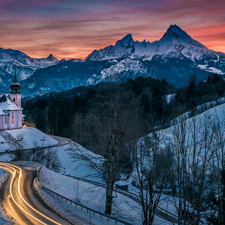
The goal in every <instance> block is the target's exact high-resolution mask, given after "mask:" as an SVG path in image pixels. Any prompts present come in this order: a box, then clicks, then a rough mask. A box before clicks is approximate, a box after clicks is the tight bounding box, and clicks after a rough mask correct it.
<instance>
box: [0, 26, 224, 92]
mask: <svg viewBox="0 0 225 225" xmlns="http://www.w3.org/2000/svg"><path fill="white" fill-rule="evenodd" d="M13 65H17V67H18V73H19V79H20V80H23V81H22V82H21V86H22V92H23V93H24V94H26V95H29V94H35V93H37V92H39V93H40V94H43V93H48V92H52V91H61V90H68V89H71V88H74V87H79V86H82V85H94V84H97V83H99V82H106V81H117V82H120V81H123V80H126V79H128V78H132V79H135V78H136V77H137V76H143V77H149V76H151V77H153V78H159V79H162V78H165V79H166V80H167V81H168V82H171V83H172V84H174V85H175V86H177V87H180V86H184V85H186V84H187V83H188V80H189V77H190V75H193V74H196V75H197V78H198V79H199V80H200V79H203V78H205V77H206V76H208V74H209V73H217V74H221V75H222V74H225V54H224V53H222V52H215V51H213V50H210V49H208V48H207V47H205V46H204V45H202V44H201V43H199V42H198V41H196V40H193V39H192V38H191V37H190V36H189V35H188V34H187V33H186V32H185V31H183V30H182V29H181V28H180V27H178V26H177V25H171V26H170V27H169V29H168V30H167V31H166V33H165V34H164V35H163V37H162V38H161V39H160V40H159V41H154V42H151V43H150V42H146V41H145V40H144V41H143V42H139V41H134V40H133V38H132V35H131V34H128V35H126V36H125V37H124V38H122V39H121V40H119V41H117V42H116V44H115V45H110V46H107V47H105V48H103V49H100V50H94V51H93V52H92V53H91V54H90V55H88V56H87V58H86V59H85V60H79V59H73V60H60V61H59V60H57V59H56V58H54V57H53V56H52V55H50V56H49V57H47V58H44V59H32V58H30V57H29V56H27V55H26V54H24V53H22V52H19V51H14V50H4V49H0V79H1V81H2V82H1V84H2V85H3V86H4V87H6V86H5V85H8V84H7V83H8V82H10V81H9V79H11V77H12V75H13V74H14V68H13ZM0 87H1V86H0Z"/></svg>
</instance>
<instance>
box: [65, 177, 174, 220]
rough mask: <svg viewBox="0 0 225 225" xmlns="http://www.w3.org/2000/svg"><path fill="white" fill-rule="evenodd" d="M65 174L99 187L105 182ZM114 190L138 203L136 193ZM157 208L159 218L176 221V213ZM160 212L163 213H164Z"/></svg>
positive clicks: (103, 185)
mask: <svg viewBox="0 0 225 225" xmlns="http://www.w3.org/2000/svg"><path fill="white" fill-rule="evenodd" d="M66 176H68V177H72V178H73V179H75V180H80V181H83V182H86V183H90V184H94V185H97V186H100V187H103V188H105V187H106V185H105V184H103V183H99V182H96V181H92V180H87V179H84V178H80V177H75V176H71V175H66ZM116 192H118V193H120V194H122V195H125V196H126V197H128V198H130V199H132V200H134V201H135V202H137V203H139V204H140V201H139V199H138V196H137V195H136V194H134V193H131V192H126V191H123V190H120V189H118V188H116ZM157 210H158V214H160V215H158V216H160V217H161V218H163V219H167V220H168V216H170V220H173V221H176V222H177V221H178V216H177V215H175V214H173V213H171V212H169V211H167V210H165V209H163V208H162V207H160V206H157ZM162 213H164V215H163V214H162Z"/></svg>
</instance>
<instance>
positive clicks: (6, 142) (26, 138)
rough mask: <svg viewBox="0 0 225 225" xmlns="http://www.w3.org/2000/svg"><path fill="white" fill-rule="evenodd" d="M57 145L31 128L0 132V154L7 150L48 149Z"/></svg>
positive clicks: (43, 134)
mask: <svg viewBox="0 0 225 225" xmlns="http://www.w3.org/2000/svg"><path fill="white" fill-rule="evenodd" d="M57 143H58V142H57V141H56V140H55V139H53V138H51V137H49V136H48V135H47V134H45V133H43V132H41V131H40V130H38V129H36V128H33V127H23V128H21V129H14V130H5V131H0V152H4V151H5V150H7V149H10V150H15V149H29V148H37V147H48V146H52V145H56V144H57Z"/></svg>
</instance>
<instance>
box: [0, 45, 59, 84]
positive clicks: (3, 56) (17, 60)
mask: <svg viewBox="0 0 225 225" xmlns="http://www.w3.org/2000/svg"><path fill="white" fill-rule="evenodd" d="M57 62H58V59H56V58H55V57H54V56H52V55H49V56H48V57H47V58H40V59H38V58H31V57H30V56H28V55H26V54H25V53H23V52H20V51H18V50H12V49H3V48H0V68H1V69H2V70H4V71H5V72H7V73H8V74H11V75H12V76H13V75H14V73H15V66H16V67H17V75H18V78H19V80H24V79H27V78H28V77H29V76H31V75H32V74H33V73H34V72H35V71H36V70H38V69H40V68H46V67H48V66H52V65H55V64H56V63H57Z"/></svg>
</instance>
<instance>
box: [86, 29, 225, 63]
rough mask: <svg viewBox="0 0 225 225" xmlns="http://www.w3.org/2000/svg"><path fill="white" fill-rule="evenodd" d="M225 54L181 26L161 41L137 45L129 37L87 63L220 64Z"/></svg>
mask: <svg viewBox="0 0 225 225" xmlns="http://www.w3.org/2000/svg"><path fill="white" fill-rule="evenodd" d="M220 57H225V54H222V53H217V52H215V51H213V50H209V49H208V48H207V47H205V46H204V45H202V44H201V43H199V42H198V41H195V40H194V39H192V38H191V37H190V36H189V35H188V34H187V33H186V32H185V31H183V30H182V29H181V28H180V27H178V26H177V25H171V26H170V27H169V29H168V30H167V31H166V33H165V34H164V35H163V37H162V38H161V39H160V40H159V41H154V42H151V43H150V42H146V41H145V40H144V41H143V42H139V41H134V40H133V39H132V35H131V34H128V35H126V36H125V37H124V38H123V39H121V40H119V41H117V42H116V44H115V45H114V46H113V45H110V46H108V47H106V48H103V49H100V50H94V51H93V52H92V53H91V54H90V55H89V56H88V57H87V58H86V60H92V61H100V60H109V59H121V58H123V59H124V58H130V59H137V60H142V61H144V60H149V61H159V60H160V61H164V62H167V61H168V60H170V59H176V58H177V59H182V60H183V59H188V60H191V61H192V62H197V63H198V62H202V61H204V60H206V61H207V60H214V61H218V60H219V59H220Z"/></svg>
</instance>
